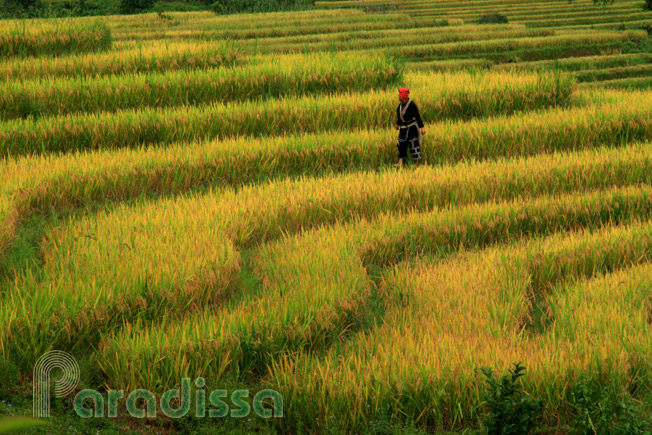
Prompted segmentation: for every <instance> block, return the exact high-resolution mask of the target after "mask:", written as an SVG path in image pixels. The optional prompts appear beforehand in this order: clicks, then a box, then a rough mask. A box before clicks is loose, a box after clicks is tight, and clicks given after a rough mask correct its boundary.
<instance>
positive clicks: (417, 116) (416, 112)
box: [413, 103, 426, 134]
mask: <svg viewBox="0 0 652 435" xmlns="http://www.w3.org/2000/svg"><path fill="white" fill-rule="evenodd" d="M413 104H414V103H413ZM414 119H415V120H416V121H417V126H418V127H419V128H420V129H421V134H426V128H425V125H424V124H423V120H422V119H421V114H419V108H418V107H417V105H416V104H414Z"/></svg>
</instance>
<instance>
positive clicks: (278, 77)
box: [0, 54, 401, 119]
mask: <svg viewBox="0 0 652 435" xmlns="http://www.w3.org/2000/svg"><path fill="white" fill-rule="evenodd" d="M400 73H401V71H400V69H399V65H398V63H396V62H395V61H392V60H391V59H389V58H387V57H381V58H372V57H369V56H360V55H357V56H353V55H350V54H349V55H346V54H344V55H315V54H312V55H310V54H309V55H286V56H280V57H279V56H275V57H274V58H270V59H266V60H265V61H258V62H257V63H256V64H255V65H246V66H236V67H230V68H218V69H209V70H205V71H204V70H200V71H179V72H169V73H162V74H160V73H154V74H146V75H145V74H138V75H120V76H108V77H103V78H94V77H88V78H87V77H80V78H73V79H59V80H48V81H25V82H21V83H9V84H7V85H6V86H4V87H3V88H2V89H0V118H5V119H11V118H25V117H27V116H36V117H40V116H48V115H63V114H66V113H74V112H84V113H90V112H114V111H118V110H122V109H129V108H146V107H175V106H181V105H199V104H203V103H210V102H212V101H219V102H221V103H227V102H230V101H242V100H248V99H259V98H270V97H278V96H282V95H288V94H292V95H294V94H299V95H310V94H316V93H333V92H344V91H355V92H361V91H364V90H365V89H370V88H378V87H385V86H388V85H390V84H393V83H396V82H397V80H398V79H399V77H400Z"/></svg>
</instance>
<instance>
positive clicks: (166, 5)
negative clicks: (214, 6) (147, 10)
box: [152, 0, 206, 12]
mask: <svg viewBox="0 0 652 435" xmlns="http://www.w3.org/2000/svg"><path fill="white" fill-rule="evenodd" d="M205 9H206V5H204V4H202V3H200V2H190V1H164V0H163V1H157V2H156V3H154V6H153V8H152V10H153V11H154V12H193V11H201V10H205Z"/></svg>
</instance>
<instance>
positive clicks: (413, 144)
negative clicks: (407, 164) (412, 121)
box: [397, 125, 421, 160]
mask: <svg viewBox="0 0 652 435" xmlns="http://www.w3.org/2000/svg"><path fill="white" fill-rule="evenodd" d="M397 146H398V158H399V159H405V158H407V151H408V148H409V149H410V154H411V155H412V160H420V159H421V147H420V146H419V130H418V129H417V126H416V125H413V126H412V127H410V128H408V134H407V140H405V141H398V145H397Z"/></svg>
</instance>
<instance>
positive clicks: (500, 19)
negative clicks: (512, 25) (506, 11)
mask: <svg viewBox="0 0 652 435" xmlns="http://www.w3.org/2000/svg"><path fill="white" fill-rule="evenodd" d="M507 23H509V19H507V17H506V16H505V15H503V14H499V13H498V12H491V13H489V14H484V15H483V16H482V17H480V19H479V20H478V24H507Z"/></svg>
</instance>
